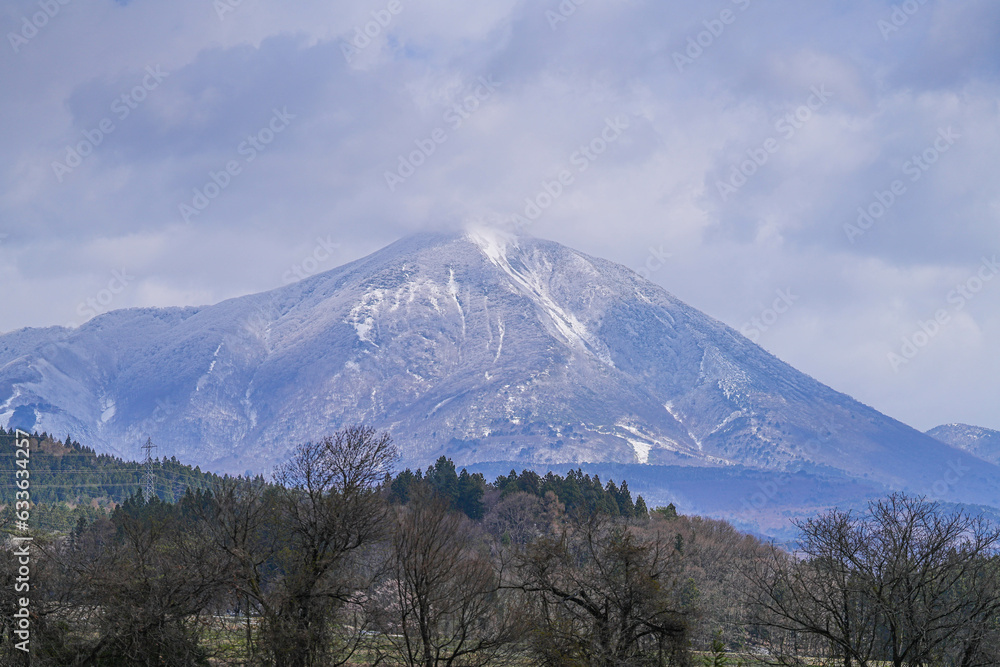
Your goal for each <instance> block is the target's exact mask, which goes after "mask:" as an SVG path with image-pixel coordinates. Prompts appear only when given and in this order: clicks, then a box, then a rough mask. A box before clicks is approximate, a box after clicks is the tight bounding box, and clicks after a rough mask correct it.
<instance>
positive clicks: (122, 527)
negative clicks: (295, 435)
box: [0, 427, 1000, 667]
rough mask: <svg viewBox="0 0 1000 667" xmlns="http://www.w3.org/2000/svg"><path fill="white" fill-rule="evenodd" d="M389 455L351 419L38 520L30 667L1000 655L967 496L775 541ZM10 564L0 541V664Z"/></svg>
mask: <svg viewBox="0 0 1000 667" xmlns="http://www.w3.org/2000/svg"><path fill="white" fill-rule="evenodd" d="M395 458H396V452H395V449H394V447H393V445H392V443H391V441H390V440H389V438H388V436H386V435H384V434H379V433H376V432H375V431H373V430H371V429H368V428H363V427H358V428H348V429H345V430H342V431H340V432H338V433H336V434H335V435H334V436H332V437H330V438H328V439H325V440H323V441H321V442H316V443H310V444H306V445H303V446H301V447H299V448H298V449H297V450H296V451H295V453H294V455H293V456H292V457H291V458H290V460H289V461H288V462H287V463H286V464H285V465H283V466H282V467H281V468H279V470H278V471H277V472H276V474H275V476H274V479H273V481H272V482H270V483H265V482H264V481H263V480H261V479H256V480H246V479H240V478H237V479H220V480H218V482H217V483H216V484H214V485H213V486H212V488H211V489H207V490H202V489H198V490H192V491H188V492H187V493H185V494H184V495H183V497H181V499H180V500H179V502H177V503H173V504H171V503H166V502H163V501H161V500H160V499H158V498H156V497H154V498H152V499H150V500H148V501H147V500H146V499H145V498H144V497H143V496H141V495H139V494H136V495H133V496H132V497H130V498H128V499H126V500H125V502H123V503H122V504H120V505H119V506H117V507H116V508H115V509H114V511H113V512H112V513H111V514H110V515H109V516H101V517H98V518H97V519H96V520H94V521H83V522H80V523H78V525H76V526H75V527H74V529H73V530H71V531H69V532H67V533H65V534H47V535H46V534H37V535H35V536H34V537H35V539H34V542H33V543H32V550H31V553H32V566H33V569H32V572H31V591H30V610H31V615H30V631H31V651H32V661H31V664H35V665H60V666H66V665H69V666H71V665H116V666H117V665H130V666H131V665H185V666H187V665H277V666H293V667H306V666H318V665H324V666H327V665H345V666H346V665H386V666H388V665H406V666H412V667H417V666H418V665H419V666H421V667H436V666H445V665H449V666H454V667H459V666H478V667H487V666H489V665H542V666H549V667H557V666H559V667H569V666H573V665H581V666H593V667H624V666H636V667H647V666H648V667H654V666H656V667H665V666H681V667H693V666H694V665H702V664H703V665H714V666H722V665H730V666H736V665H745V666H747V667H749V666H750V665H754V666H756V665H764V664H773V665H833V664H836V665H842V666H846V667H852V666H859V667H875V666H876V665H878V666H879V667H882V666H884V665H890V664H891V665H894V666H899V667H902V666H903V665H906V666H916V665H920V666H921V667H932V666H941V667H944V666H948V667H951V666H954V667H980V666H986V665H995V664H1000V655H998V654H997V650H998V647H1000V602H998V601H1000V577H998V575H1000V560H998V553H997V541H998V539H1000V533H997V531H996V529H995V528H994V527H992V526H991V525H990V524H988V523H986V522H985V521H983V520H981V519H978V518H975V517H972V516H969V515H967V514H964V513H961V512H957V513H947V512H944V511H943V510H942V509H941V508H940V507H939V506H937V505H935V504H933V503H928V502H925V501H923V500H920V499H913V498H908V497H906V496H892V497H890V498H888V499H886V500H884V501H882V502H880V503H875V504H873V505H872V507H871V508H870V510H869V512H868V513H866V514H860V515H859V514H851V513H843V512H837V511H833V512H829V513H827V514H824V515H821V516H819V517H816V518H815V519H812V520H810V521H807V522H803V523H802V524H800V529H801V530H802V542H801V551H800V552H798V553H796V554H789V553H787V552H785V551H783V550H781V549H780V548H778V547H776V546H774V545H771V544H767V543H763V542H761V541H760V540H758V539H756V538H754V537H752V536H748V535H745V534H741V533H739V532H738V531H736V530H735V529H734V528H733V527H732V526H730V525H729V524H727V523H725V522H723V521H713V520H708V519H703V518H699V517H689V516H679V515H678V514H677V512H676V511H675V509H674V508H673V507H669V508H657V509H656V510H654V511H652V512H642V511H638V510H637V507H642V506H644V503H642V502H641V499H638V498H637V499H635V501H634V502H633V500H632V497H631V494H630V493H629V492H628V487H627V484H625V483H624V482H623V483H622V484H621V486H618V485H615V484H613V483H610V482H609V483H608V484H602V483H601V481H600V480H599V479H597V478H596V477H588V476H586V475H583V474H582V473H580V472H579V471H574V472H572V473H570V474H568V475H567V476H566V477H560V476H557V475H552V476H546V477H539V476H538V475H534V474H533V473H520V474H515V473H513V472H512V473H511V474H510V475H502V476H500V477H499V478H497V480H495V481H494V482H491V483H487V482H486V480H485V479H484V478H483V477H482V476H479V475H471V474H468V473H467V472H466V471H461V472H459V471H457V470H456V469H455V466H454V464H453V463H452V462H451V461H449V460H448V459H446V458H443V459H439V460H438V461H437V462H436V463H435V464H434V465H433V466H432V467H431V468H430V469H428V470H426V471H417V472H412V471H403V472H402V473H399V474H395V475H393V474H392V473H391V468H392V464H393V462H394V460H395ZM560 493H561V494H563V495H560ZM17 567H18V564H17V558H16V556H15V555H14V553H13V549H12V548H8V549H6V550H3V551H2V552H0V654H2V655H3V656H4V659H5V660H7V661H8V664H23V663H22V662H18V660H19V659H20V655H19V653H18V652H17V651H16V650H14V649H13V645H14V643H15V642H16V641H17V637H16V634H15V633H14V631H15V630H16V629H17V627H16V626H15V625H14V620H15V619H14V616H13V613H14V610H15V609H16V608H17V604H18V600H17V594H15V592H14V582H15V579H16V574H17Z"/></svg>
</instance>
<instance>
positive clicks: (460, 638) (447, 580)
mask: <svg viewBox="0 0 1000 667" xmlns="http://www.w3.org/2000/svg"><path fill="white" fill-rule="evenodd" d="M389 558H390V560H391V563H392V566H391V568H390V569H389V578H388V580H387V582H386V585H385V586H384V587H383V588H382V590H381V594H380V595H379V596H378V597H376V598H375V599H374V600H373V602H374V603H375V604H376V605H377V608H378V610H379V611H378V612H377V614H378V617H379V619H380V627H381V630H382V631H383V633H384V634H385V637H386V639H387V641H388V642H389V643H390V644H392V646H393V649H394V650H393V653H394V655H395V656H396V658H397V659H399V660H401V661H402V663H403V664H405V665H410V666H412V667H418V666H419V667H437V666H439V665H467V666H477V665H492V664H499V663H502V662H504V661H506V660H508V659H509V658H510V654H511V651H510V648H511V645H512V643H513V642H514V641H516V640H517V639H518V638H519V636H520V634H521V632H522V625H521V622H520V618H521V617H520V614H519V613H518V612H519V611H520V608H519V606H518V605H519V600H518V596H517V593H516V592H515V591H511V590H505V589H503V588H502V587H501V573H500V572H499V571H498V570H497V568H496V567H495V564H494V562H493V561H492V560H491V558H490V553H489V550H488V548H487V545H486V544H484V543H483V541H482V539H481V536H480V535H479V534H478V532H477V530H476V529H475V526H474V525H473V523H472V522H471V521H470V520H469V519H468V518H467V517H465V516H464V515H463V514H461V513H459V512H455V511H449V509H448V504H447V501H445V500H444V499H442V498H440V497H439V496H436V495H434V494H432V493H430V492H428V491H427V490H421V491H420V492H419V493H418V494H417V495H416V496H415V497H414V498H412V499H411V501H410V503H409V504H408V505H407V506H405V507H401V508H399V511H398V517H397V522H396V526H395V529H394V531H393V535H392V539H391V546H390V548H389Z"/></svg>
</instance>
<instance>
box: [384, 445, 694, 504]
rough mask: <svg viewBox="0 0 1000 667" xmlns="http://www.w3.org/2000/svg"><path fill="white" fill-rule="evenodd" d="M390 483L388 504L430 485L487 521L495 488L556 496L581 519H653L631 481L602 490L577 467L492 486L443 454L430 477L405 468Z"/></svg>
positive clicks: (506, 478) (512, 477)
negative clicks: (486, 508)
mask: <svg viewBox="0 0 1000 667" xmlns="http://www.w3.org/2000/svg"><path fill="white" fill-rule="evenodd" d="M387 485H388V488H389V500H390V501H391V502H392V503H395V504H397V505H404V504H406V503H407V502H409V500H410V499H411V498H412V497H413V491H414V488H415V487H416V486H418V485H426V486H427V487H428V488H430V489H431V490H432V491H433V492H434V493H435V494H436V495H438V496H439V497H441V498H445V499H446V500H448V502H449V504H450V507H451V508H452V509H455V510H459V511H461V512H463V513H464V514H465V515H466V516H468V517H469V518H470V519H475V520H479V519H482V518H483V511H484V506H483V497H484V495H485V493H486V491H487V490H491V489H492V490H496V491H499V492H500V498H501V499H503V498H506V497H508V496H510V495H512V494H515V493H527V494H530V495H533V496H537V497H539V498H544V497H545V495H546V494H547V493H552V494H554V495H555V496H556V498H557V499H558V500H559V502H560V503H562V504H563V505H564V506H565V507H566V512H567V513H568V514H569V515H571V516H573V517H577V518H585V517H590V516H593V515H595V514H603V515H606V516H611V517H619V516H620V517H625V518H629V519H631V518H645V517H648V515H649V513H648V510H647V509H646V502H645V501H644V500H643V499H642V497H641V496H640V497H639V498H638V499H637V501H635V502H634V501H633V500H632V494H631V492H630V491H629V489H628V482H625V481H623V482H622V485H621V486H620V487H619V486H617V485H616V484H615V482H614V481H613V480H612V481H609V482H608V484H607V486H603V485H602V484H601V478H600V477H598V476H597V475H594V476H593V477H591V476H590V475H587V474H584V472H583V471H582V470H579V469H578V470H570V471H569V472H568V473H567V474H566V476H565V477H562V476H560V475H557V474H555V473H552V472H549V473H548V474H546V475H545V477H539V476H538V473H536V472H534V471H532V470H522V471H521V474H518V473H517V471H515V470H511V471H510V474H509V475H500V476H498V477H497V479H496V481H495V482H493V483H492V484H488V483H487V482H486V480H485V479H483V476H482V474H480V473H475V474H471V473H469V472H468V471H467V470H465V469H464V468H463V469H462V472H461V473H458V472H457V469H456V467H455V463H454V462H453V461H452V460H451V459H449V458H447V457H444V456H442V457H441V458H439V459H438V460H437V462H435V464H434V465H433V466H431V467H430V468H428V469H427V472H426V473H423V472H421V471H420V470H417V472H413V471H411V470H410V469H409V468H407V469H406V470H404V471H403V472H401V473H399V474H397V475H396V477H395V478H392V479H390V480H388V484H387ZM671 507H673V506H671ZM674 516H676V512H675V513H674Z"/></svg>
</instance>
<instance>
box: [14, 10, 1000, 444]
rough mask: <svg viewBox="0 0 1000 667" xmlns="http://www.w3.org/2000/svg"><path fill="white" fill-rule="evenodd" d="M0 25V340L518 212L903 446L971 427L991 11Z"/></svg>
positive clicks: (997, 374) (976, 395) (990, 391)
mask: <svg viewBox="0 0 1000 667" xmlns="http://www.w3.org/2000/svg"><path fill="white" fill-rule="evenodd" d="M63 2H65V3H66V4H62V3H63ZM577 3H579V4H577ZM0 28H2V31H3V33H4V40H3V44H0V91H2V92H0V146H2V150H0V294H2V310H0V331H10V330H13V329H17V328H21V327H27V326H31V327H43V326H51V325H67V324H70V323H74V324H79V323H81V322H83V321H85V320H86V319H87V318H88V317H90V316H92V315H93V314H95V313H97V312H103V311H104V310H109V309H113V308H124V307H131V306H167V305H200V304H207V303H214V302H217V301H220V300H222V299H225V298H228V297H232V296H238V295H242V294H248V293H252V292H258V291H262V290H266V289H269V288H273V287H278V286H281V285H283V284H286V283H287V282H288V281H290V280H297V279H298V277H299V276H301V275H306V274H308V273H312V272H318V271H323V270H327V269H331V268H334V267H335V266H337V265H339V264H342V263H344V262H346V261H349V260H352V259H355V258H357V257H360V256H363V255H365V254H367V253H369V252H372V251H374V250H376V249H378V248H379V247H381V246H384V245H386V244H388V243H390V242H392V241H394V240H396V239H397V238H399V237H401V236H404V235H407V234H410V233H413V232H416V231H420V230H426V229H442V228H457V227H459V226H460V225H462V224H465V223H468V222H490V223H493V224H501V225H503V224H510V221H511V220H512V218H513V216H515V215H520V216H521V222H526V223H527V225H523V224H522V225H521V226H522V227H523V228H524V230H525V231H526V232H528V233H531V234H533V235H536V236H540V237H543V238H549V239H552V240H555V241H559V242H561V243H564V244H566V245H569V246H571V247H574V248H577V249H579V250H582V251H584V252H588V253H590V254H594V255H599V256H602V257H606V258H608V259H611V260H614V261H617V262H620V263H622V264H624V265H627V266H629V267H632V268H633V269H635V270H639V271H641V272H642V273H643V275H648V276H649V278H650V279H651V280H653V281H655V282H656V283H658V284H660V285H662V286H663V287H665V288H666V289H667V290H669V291H670V292H672V293H673V294H675V295H677V296H678V297H679V298H681V299H683V300H684V301H686V302H687V303H689V304H691V305H692V306H694V307H696V308H698V309H700V310H702V311H704V312H706V313H708V314H709V315H711V316H713V317H716V318H718V319H720V320H722V321H723V322H725V323H727V324H729V325H731V326H733V327H734V328H736V329H740V330H742V331H743V332H744V333H745V334H746V335H748V336H751V337H753V338H754V339H756V340H757V342H759V343H760V344H761V345H763V346H764V347H765V348H766V349H768V350H769V351H771V352H773V353H774V354H776V355H777V356H778V357H780V358H782V359H783V360H785V361H787V362H789V363H791V364H792V365H794V366H796V367H797V368H799V369H800V370H803V371H805V372H807V373H809V374H810V375H812V376H814V377H816V378H817V379H819V380H821V381H823V382H825V383H827V384H829V385H830V386H832V387H834V388H835V389H837V390H840V391H844V392H846V393H848V394H851V395H853V396H854V397H856V398H858V399H859V400H861V401H863V402H865V403H868V404H870V405H872V406H874V407H876V408H878V409H879V410H881V411H883V412H885V413H887V414H889V415H891V416H893V417H896V418H898V419H901V420H903V421H905V422H907V423H909V424H911V425H913V426H915V427H917V428H920V429H922V430H923V429H927V428H930V427H932V426H935V425H937V424H940V423H946V422H966V423H973V424H979V425H982V426H988V427H992V428H1000V410H998V409H997V405H998V403H1000V401H998V399H1000V391H998V378H1000V279H996V280H992V278H993V277H994V274H996V273H997V272H998V271H1000V266H997V265H994V264H993V263H992V262H993V258H994V257H997V256H998V255H1000V188H998V185H1000V183H998V175H1000V169H998V156H1000V125H998V123H1000V103H998V100H1000V98H998V91H1000V87H998V69H1000V3H997V2H996V1H995V0H951V1H938V0H907V1H906V2H902V3H901V4H899V5H897V6H895V7H894V5H893V4H892V3H890V2H888V1H881V0H866V1H864V2H862V1H854V2H845V1H843V0H810V1H809V2H803V1H802V0H794V1H793V0H769V1H767V2H765V1H764V0H712V1H705V0H699V1H695V0H686V1H682V2H665V1H664V0H575V1H574V0H562V2H561V3H560V2H559V0H543V1H532V2H522V1H517V0H487V1H486V2H469V1H468V0H424V1H422V2H416V1H413V2H410V1H408V0H393V1H392V2H389V1H388V0H371V1H369V0H361V1H353V0H341V1H339V2H336V3H333V2H329V1H325V2H312V1H308V0H304V1H296V2H281V3H279V2H275V1H270V0H215V1H214V4H213V2H212V1H210V0H171V1H170V2H154V1H153V0H133V1H132V2H118V3H115V2H110V1H108V0H97V1H94V2H87V1H84V0H72V1H71V0H42V1H41V2H39V1H38V0H31V1H22V0H15V1H13V2H12V1H11V0H5V1H4V2H2V3H0ZM366 33H367V34H366ZM560 173H562V174H563V176H564V179H565V182H564V183H559V175H560ZM546 189H548V191H549V192H551V193H552V194H549V192H547V191H546ZM527 199H531V200H534V202H535V205H536V206H538V209H537V210H536V209H534V208H533V207H532V206H530V205H529V204H528V202H527V201H526V200H527ZM859 209H860V210H859ZM863 214H864V215H863ZM984 260H985V261H984ZM775 306H776V308H775ZM778 311H783V312H778ZM754 318H756V319H757V322H754ZM891 355H897V356H891Z"/></svg>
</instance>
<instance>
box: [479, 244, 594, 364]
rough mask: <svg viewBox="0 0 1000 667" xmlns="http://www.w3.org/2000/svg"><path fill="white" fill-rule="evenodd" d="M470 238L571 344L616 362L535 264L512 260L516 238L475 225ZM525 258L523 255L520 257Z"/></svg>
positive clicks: (515, 247)
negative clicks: (561, 301)
mask: <svg viewBox="0 0 1000 667" xmlns="http://www.w3.org/2000/svg"><path fill="white" fill-rule="evenodd" d="M466 235H467V238H468V239H469V240H471V241H472V242H473V243H475V244H476V245H477V246H479V249H480V250H481V251H482V252H483V254H484V255H486V257H487V258H488V259H489V260H490V261H491V262H492V263H493V264H494V265H496V266H497V267H498V268H500V269H501V270H502V271H503V272H504V273H506V274H507V275H508V276H510V278H511V280H512V281H513V283H514V285H515V286H516V287H518V288H519V289H520V291H521V293H523V294H524V295H526V296H528V297H529V298H530V299H531V300H532V301H533V302H534V303H535V305H537V306H538V307H539V309H540V310H541V311H542V313H544V314H545V315H546V316H547V317H548V319H549V320H550V321H551V322H552V324H553V325H554V326H555V329H556V331H557V332H558V333H559V334H560V335H561V336H562V338H563V340H565V341H566V342H567V343H568V344H569V345H570V346H572V347H574V348H576V349H578V350H581V351H584V352H588V353H590V354H592V355H593V356H595V357H597V358H598V359H600V360H601V361H603V362H604V363H606V364H608V365H609V366H613V365H614V364H613V362H612V361H611V356H610V355H609V354H608V352H607V350H606V349H605V346H604V345H603V344H602V343H601V342H600V341H598V340H597V339H596V338H595V337H594V336H593V335H591V333H590V332H589V331H588V330H587V327H586V326H585V325H584V324H583V323H582V322H580V320H578V319H577V318H576V316H575V315H574V314H573V313H569V312H567V311H566V310H564V309H563V308H562V307H561V306H560V305H559V304H558V303H556V301H555V299H553V298H552V296H551V294H550V292H549V290H548V287H547V285H546V281H545V280H544V279H543V277H542V276H541V275H540V274H539V272H538V271H537V269H536V268H532V267H530V266H529V265H528V262H525V261H520V262H519V264H520V265H521V267H523V268H522V269H520V270H519V269H517V268H515V267H514V265H513V264H511V261H510V258H509V257H508V251H509V250H510V249H512V248H513V249H518V250H519V248H518V245H517V238H516V237H514V236H511V235H510V234H504V233H503V232H498V231H495V230H485V229H475V230H470V231H469V232H467V233H466ZM518 259H521V260H523V259H524V258H523V257H521V258H518Z"/></svg>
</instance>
